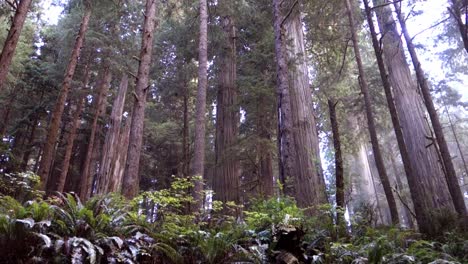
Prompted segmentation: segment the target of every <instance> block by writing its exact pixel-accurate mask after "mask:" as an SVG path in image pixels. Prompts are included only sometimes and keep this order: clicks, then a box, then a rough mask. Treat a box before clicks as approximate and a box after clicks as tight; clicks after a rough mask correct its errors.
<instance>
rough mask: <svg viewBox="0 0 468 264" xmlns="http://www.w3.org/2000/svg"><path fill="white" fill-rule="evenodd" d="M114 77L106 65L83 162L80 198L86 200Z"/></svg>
mask: <svg viewBox="0 0 468 264" xmlns="http://www.w3.org/2000/svg"><path fill="white" fill-rule="evenodd" d="M111 79H112V73H111V71H110V68H109V67H107V66H106V67H105V69H104V73H103V77H102V79H101V80H100V84H99V87H98V89H97V92H98V94H97V96H96V104H95V106H96V109H95V112H94V118H93V123H92V125H91V134H90V136H89V141H88V148H87V151H86V157H85V160H84V163H83V167H82V172H81V186H80V198H81V200H82V201H85V200H86V199H88V198H89V197H90V196H91V189H92V185H93V177H94V173H92V171H93V170H92V167H93V166H92V165H91V162H92V160H93V153H94V148H95V146H94V145H95V144H94V143H95V140H96V134H97V130H98V121H99V119H100V118H101V117H102V116H103V115H104V112H105V106H106V104H107V93H108V91H109V86H110V82H111Z"/></svg>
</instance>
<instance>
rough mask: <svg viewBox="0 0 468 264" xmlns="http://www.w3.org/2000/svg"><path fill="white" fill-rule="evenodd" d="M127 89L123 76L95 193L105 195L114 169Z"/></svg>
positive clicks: (126, 80) (111, 117)
mask: <svg viewBox="0 0 468 264" xmlns="http://www.w3.org/2000/svg"><path fill="white" fill-rule="evenodd" d="M127 88H128V76H127V75H126V74H123V76H122V80H121V81H120V87H119V91H118V93H117V97H116V98H115V101H114V105H113V107H112V113H111V116H110V122H109V124H108V126H109V127H108V130H107V135H106V140H105V143H104V146H103V155H102V159H101V166H100V167H99V175H98V184H97V193H98V194H106V193H107V192H108V191H109V182H110V179H111V177H112V176H113V175H112V170H113V168H114V165H115V162H116V157H117V150H118V148H119V143H120V142H119V141H118V140H119V135H120V127H121V124H122V114H123V110H124V106H125V95H126V94H127Z"/></svg>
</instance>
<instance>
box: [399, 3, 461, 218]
mask: <svg viewBox="0 0 468 264" xmlns="http://www.w3.org/2000/svg"><path fill="white" fill-rule="evenodd" d="M400 4H401V3H396V2H394V7H395V10H396V12H397V16H398V21H399V22H400V26H401V30H402V32H403V36H404V37H405V40H406V45H407V47H408V51H409V53H410V55H411V60H412V62H413V66H414V69H415V71H416V77H417V79H418V83H419V87H420V88H421V93H422V96H423V98H424V103H425V105H426V108H427V111H428V113H429V117H430V119H431V123H432V127H433V129H434V134H435V137H436V140H437V144H438V145H439V150H440V154H441V156H442V162H443V164H444V167H445V171H446V173H447V175H446V180H447V185H448V188H449V191H450V195H451V197H452V201H453V204H454V206H455V210H456V211H457V213H458V214H459V216H460V217H461V219H463V220H467V219H468V214H467V211H466V206H465V200H464V198H463V194H462V192H461V189H460V183H459V182H458V178H457V174H456V172H455V167H454V166H453V162H452V156H451V155H450V151H449V148H448V145H447V141H446V140H445V135H444V131H443V129H442V125H441V124H440V120H439V115H438V114H437V110H436V109H435V106H434V102H433V101H432V95H431V90H430V88H429V84H428V82H427V80H426V76H425V74H424V70H423V69H422V67H421V62H420V61H419V58H418V55H417V53H416V48H415V47H414V44H413V39H412V38H411V36H410V35H409V32H408V29H407V27H406V20H405V19H406V18H405V16H404V15H403V13H402V12H401V7H400Z"/></svg>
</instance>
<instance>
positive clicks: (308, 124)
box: [273, 0, 327, 213]
mask: <svg viewBox="0 0 468 264" xmlns="http://www.w3.org/2000/svg"><path fill="white" fill-rule="evenodd" d="M273 6H274V9H273V11H274V31H275V53H276V60H277V85H278V88H277V91H278V127H279V129H278V148H279V149H278V150H279V151H278V152H279V156H280V159H279V168H280V180H281V181H282V182H283V185H284V192H285V194H287V195H292V196H293V197H294V198H295V199H296V200H297V202H298V205H299V206H301V207H309V208H311V210H309V213H313V211H314V207H316V206H317V205H320V204H322V203H326V202H327V198H326V194H325V183H324V179H323V175H322V169H321V164H320V163H321V162H320V155H319V140H318V134H317V128H316V123H315V117H314V115H313V111H314V110H313V106H312V94H311V90H310V88H309V78H308V67H307V63H306V55H305V54H306V53H305V47H304V33H303V31H302V29H303V25H302V20H301V13H300V6H299V2H298V1H279V0H275V1H274V2H273Z"/></svg>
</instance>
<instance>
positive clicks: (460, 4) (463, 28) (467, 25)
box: [447, 0, 468, 52]
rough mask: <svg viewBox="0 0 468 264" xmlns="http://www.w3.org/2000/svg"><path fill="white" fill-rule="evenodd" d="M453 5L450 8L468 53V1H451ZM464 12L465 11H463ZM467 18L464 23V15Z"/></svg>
mask: <svg viewBox="0 0 468 264" xmlns="http://www.w3.org/2000/svg"><path fill="white" fill-rule="evenodd" d="M450 2H451V3H450V4H451V5H450V7H448V8H447V9H448V11H449V12H450V14H451V16H452V18H453V20H455V23H457V27H458V30H459V31H460V36H461V38H462V41H463V46H464V48H465V51H466V52H468V1H467V0H451V1H450ZM462 10H463V11H462ZM463 14H464V16H465V19H464V20H465V21H463V18H462V15H463Z"/></svg>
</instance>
